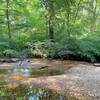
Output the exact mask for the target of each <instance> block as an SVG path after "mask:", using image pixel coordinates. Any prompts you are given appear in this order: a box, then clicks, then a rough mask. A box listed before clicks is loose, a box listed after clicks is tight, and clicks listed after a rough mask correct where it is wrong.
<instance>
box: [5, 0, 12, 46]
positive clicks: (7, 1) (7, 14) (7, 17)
mask: <svg viewBox="0 0 100 100" xmlns="http://www.w3.org/2000/svg"><path fill="white" fill-rule="evenodd" d="M6 19H7V33H8V38H9V45H10V44H11V29H10V17H9V0H6Z"/></svg>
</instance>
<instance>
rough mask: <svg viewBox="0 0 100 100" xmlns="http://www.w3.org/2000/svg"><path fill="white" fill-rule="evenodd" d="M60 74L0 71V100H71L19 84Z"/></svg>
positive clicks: (46, 70)
mask: <svg viewBox="0 0 100 100" xmlns="http://www.w3.org/2000/svg"><path fill="white" fill-rule="evenodd" d="M62 73H63V72H60V71H57V70H50V69H49V70H48V69H37V70H36V69H32V68H31V69H30V68H29V69H28V68H26V69H25V68H13V69H0V100H73V99H71V98H68V97H65V96H62V95H60V94H57V93H54V92H52V91H49V90H46V89H43V88H39V87H36V86H34V85H24V84H21V83H20V81H22V78H23V79H24V78H27V79H28V78H30V77H31V78H32V77H42V76H53V75H59V74H62Z"/></svg>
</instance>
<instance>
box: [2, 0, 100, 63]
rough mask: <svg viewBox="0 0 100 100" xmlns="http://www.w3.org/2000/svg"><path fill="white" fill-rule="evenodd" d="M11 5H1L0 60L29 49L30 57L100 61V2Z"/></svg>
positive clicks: (38, 0) (39, 0) (12, 1)
mask: <svg viewBox="0 0 100 100" xmlns="http://www.w3.org/2000/svg"><path fill="white" fill-rule="evenodd" d="M7 1H8V0H1V1H0V57H19V56H20V54H21V52H23V49H25V50H26V52H27V56H28V57H42V58H49V57H51V58H63V59H81V60H87V61H92V62H94V61H96V60H98V58H100V44H99V43H100V35H99V34H100V23H99V19H100V13H99V11H100V2H99V1H97V0H89V1H87V0H29V1H27V0H22V1H20V0H9V3H8V5H7ZM8 24H9V26H8ZM9 31H10V32H9ZM10 35H11V38H10ZM50 38H52V42H51V40H50Z"/></svg>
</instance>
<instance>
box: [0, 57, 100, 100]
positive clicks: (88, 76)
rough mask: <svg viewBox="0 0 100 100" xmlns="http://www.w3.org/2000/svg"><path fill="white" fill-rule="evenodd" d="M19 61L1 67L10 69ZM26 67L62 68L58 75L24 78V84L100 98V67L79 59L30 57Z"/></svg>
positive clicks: (84, 99) (89, 98)
mask: <svg viewBox="0 0 100 100" xmlns="http://www.w3.org/2000/svg"><path fill="white" fill-rule="evenodd" d="M18 64H19V63H1V64H0V69H2V68H3V69H4V68H5V69H6V68H7V69H9V68H12V67H15V66H18ZM22 66H23V67H25V68H42V67H44V66H45V67H47V68H48V69H56V70H61V71H63V72H64V73H63V74H62V75H56V76H44V77H37V78H28V79H27V80H26V79H25V80H22V81H21V83H22V84H35V85H38V86H40V87H44V88H47V89H50V90H53V91H54V92H57V93H60V94H62V95H68V96H74V97H76V98H80V99H82V100H100V67H96V66H93V64H91V63H87V62H79V61H69V60H65V61H60V60H39V59H30V62H26V61H25V62H23V64H22Z"/></svg>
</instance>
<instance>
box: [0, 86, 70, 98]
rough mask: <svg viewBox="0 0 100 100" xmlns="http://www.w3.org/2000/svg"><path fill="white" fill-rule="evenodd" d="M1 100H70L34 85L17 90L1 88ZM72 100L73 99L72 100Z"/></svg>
mask: <svg viewBox="0 0 100 100" xmlns="http://www.w3.org/2000/svg"><path fill="white" fill-rule="evenodd" d="M0 100H69V99H68V98H67V97H65V96H62V95H59V94H56V93H53V92H51V91H48V90H45V89H42V88H37V87H35V86H33V85H27V86H26V85H19V86H18V87H16V88H7V87H0ZM70 100H71V99H70Z"/></svg>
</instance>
